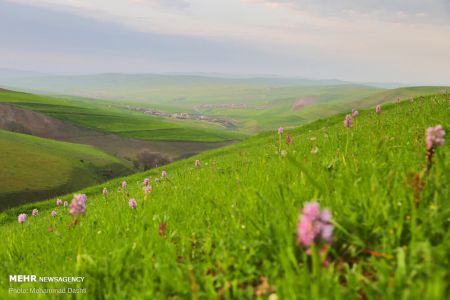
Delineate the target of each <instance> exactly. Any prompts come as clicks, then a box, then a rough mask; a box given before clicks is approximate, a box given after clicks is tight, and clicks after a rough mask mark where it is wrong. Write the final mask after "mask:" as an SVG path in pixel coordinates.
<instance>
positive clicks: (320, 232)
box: [297, 202, 333, 247]
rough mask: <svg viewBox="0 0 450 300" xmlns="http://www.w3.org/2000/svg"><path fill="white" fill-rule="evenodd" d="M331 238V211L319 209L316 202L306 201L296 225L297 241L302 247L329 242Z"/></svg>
mask: <svg viewBox="0 0 450 300" xmlns="http://www.w3.org/2000/svg"><path fill="white" fill-rule="evenodd" d="M332 238H333V225H332V224H331V212H330V211H329V210H328V209H324V210H322V211H321V210H320V205H319V204H318V203H316V202H309V203H306V205H305V207H304V208H303V210H302V215H301V216H300V222H299V223H298V227H297V241H298V243H299V244H300V245H302V246H303V247H310V246H311V245H313V244H314V243H330V242H331V240H332Z"/></svg>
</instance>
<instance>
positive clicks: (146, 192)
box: [144, 185, 152, 195]
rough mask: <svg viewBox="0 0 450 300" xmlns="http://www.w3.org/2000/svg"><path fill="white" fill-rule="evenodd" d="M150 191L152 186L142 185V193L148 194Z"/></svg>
mask: <svg viewBox="0 0 450 300" xmlns="http://www.w3.org/2000/svg"><path fill="white" fill-rule="evenodd" d="M151 192H152V187H151V186H150V185H149V186H144V194H145V195H148V194H150V193H151Z"/></svg>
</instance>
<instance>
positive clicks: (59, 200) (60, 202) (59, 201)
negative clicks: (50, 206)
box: [56, 198, 63, 206]
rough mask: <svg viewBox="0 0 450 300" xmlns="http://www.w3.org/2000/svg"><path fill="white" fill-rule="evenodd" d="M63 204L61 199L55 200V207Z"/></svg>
mask: <svg viewBox="0 0 450 300" xmlns="http://www.w3.org/2000/svg"><path fill="white" fill-rule="evenodd" d="M62 204H63V202H62V200H61V199H59V198H58V199H56V206H61V205H62Z"/></svg>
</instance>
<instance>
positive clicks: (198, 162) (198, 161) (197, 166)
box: [194, 159, 201, 168]
mask: <svg viewBox="0 0 450 300" xmlns="http://www.w3.org/2000/svg"><path fill="white" fill-rule="evenodd" d="M194 165H195V167H196V168H200V165H201V163H200V160H198V159H196V160H195V163H194Z"/></svg>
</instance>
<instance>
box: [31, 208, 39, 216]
mask: <svg viewBox="0 0 450 300" xmlns="http://www.w3.org/2000/svg"><path fill="white" fill-rule="evenodd" d="M31 215H32V216H33V217H37V216H38V215H39V211H38V210H37V208H35V209H33V211H32V212H31Z"/></svg>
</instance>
